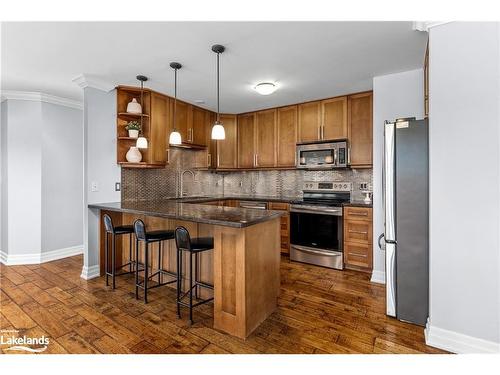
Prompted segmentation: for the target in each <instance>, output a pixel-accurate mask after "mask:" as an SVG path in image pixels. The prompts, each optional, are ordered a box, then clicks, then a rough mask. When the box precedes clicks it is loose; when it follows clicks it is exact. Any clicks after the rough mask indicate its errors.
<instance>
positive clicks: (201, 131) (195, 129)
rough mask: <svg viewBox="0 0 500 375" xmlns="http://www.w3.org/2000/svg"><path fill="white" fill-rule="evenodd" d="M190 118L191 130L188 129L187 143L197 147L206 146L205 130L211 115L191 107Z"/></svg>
mask: <svg viewBox="0 0 500 375" xmlns="http://www.w3.org/2000/svg"><path fill="white" fill-rule="evenodd" d="M192 118H193V121H192V123H191V129H188V132H187V134H188V138H187V139H186V142H187V143H192V144H194V145H198V146H207V138H206V129H207V127H208V126H209V127H210V129H212V127H211V125H212V124H210V119H211V113H210V111H207V110H206V109H203V108H200V107H195V106H192Z"/></svg>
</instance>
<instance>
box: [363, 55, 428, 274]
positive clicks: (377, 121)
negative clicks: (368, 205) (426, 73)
mask: <svg viewBox="0 0 500 375" xmlns="http://www.w3.org/2000/svg"><path fill="white" fill-rule="evenodd" d="M423 57H424V56H423V55H422V64H423ZM423 116H424V93H423V71H422V69H417V70H410V71H407V72H401V73H396V74H388V75H384V76H378V77H374V78H373V197H374V198H373V275H372V281H378V282H383V283H385V252H383V251H381V250H380V249H379V247H378V243H377V240H378V236H379V235H380V234H381V233H383V232H384V207H383V206H382V167H383V153H384V121H385V120H395V119H397V118H402V117H416V118H417V119H420V118H422V117H423Z"/></svg>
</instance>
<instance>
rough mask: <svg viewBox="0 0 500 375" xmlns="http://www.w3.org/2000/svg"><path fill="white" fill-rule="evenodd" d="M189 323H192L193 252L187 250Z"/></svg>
mask: <svg viewBox="0 0 500 375" xmlns="http://www.w3.org/2000/svg"><path fill="white" fill-rule="evenodd" d="M189 324H193V253H191V252H189Z"/></svg>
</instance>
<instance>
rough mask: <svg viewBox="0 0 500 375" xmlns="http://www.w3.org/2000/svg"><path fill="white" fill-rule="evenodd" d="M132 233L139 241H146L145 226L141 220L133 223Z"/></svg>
mask: <svg viewBox="0 0 500 375" xmlns="http://www.w3.org/2000/svg"><path fill="white" fill-rule="evenodd" d="M134 233H135V237H136V238H137V239H138V240H139V241H146V226H145V225H144V221H142V220H141V219H137V220H136V221H134Z"/></svg>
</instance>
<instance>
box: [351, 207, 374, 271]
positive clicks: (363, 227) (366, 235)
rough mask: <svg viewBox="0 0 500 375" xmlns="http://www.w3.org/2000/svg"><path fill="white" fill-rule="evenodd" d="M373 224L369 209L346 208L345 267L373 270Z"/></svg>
mask: <svg viewBox="0 0 500 375" xmlns="http://www.w3.org/2000/svg"><path fill="white" fill-rule="evenodd" d="M372 234H373V222H372V209H371V208H369V207H354V206H353V207H350V206H347V207H344V266H345V267H346V268H351V269H357V270H362V271H371V270H372V268H373V245H372V244H373V241H372V238H373V237H372Z"/></svg>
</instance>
